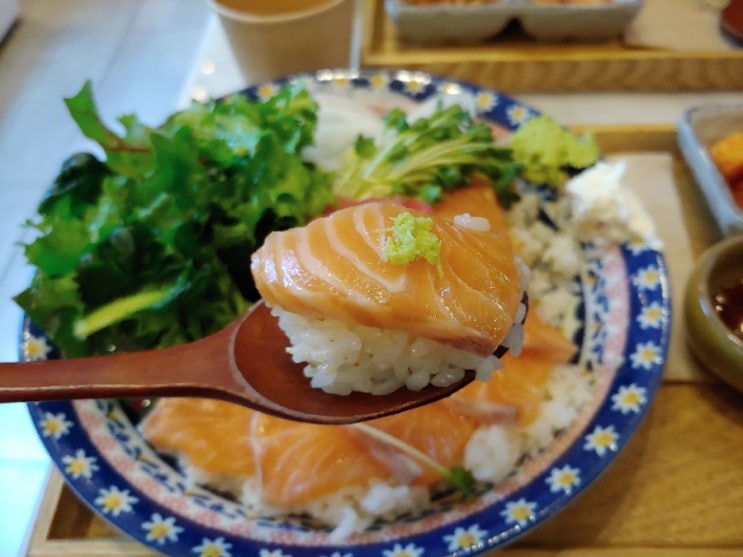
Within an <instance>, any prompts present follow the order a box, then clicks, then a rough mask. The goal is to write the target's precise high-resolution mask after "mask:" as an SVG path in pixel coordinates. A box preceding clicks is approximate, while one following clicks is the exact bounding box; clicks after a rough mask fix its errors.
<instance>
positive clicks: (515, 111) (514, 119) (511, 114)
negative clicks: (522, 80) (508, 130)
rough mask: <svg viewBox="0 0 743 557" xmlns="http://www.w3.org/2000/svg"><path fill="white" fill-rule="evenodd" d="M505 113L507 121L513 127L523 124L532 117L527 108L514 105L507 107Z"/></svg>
mask: <svg viewBox="0 0 743 557" xmlns="http://www.w3.org/2000/svg"><path fill="white" fill-rule="evenodd" d="M507 113H508V120H509V122H510V123H511V125H513V126H517V125H519V124H523V123H524V122H526V121H527V120H528V119H529V118H531V116H532V113H531V111H530V110H529V109H528V108H526V107H525V106H521V105H519V104H514V105H513V106H511V107H509V108H508V111H507Z"/></svg>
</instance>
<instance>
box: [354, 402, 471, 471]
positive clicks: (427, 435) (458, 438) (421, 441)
mask: <svg viewBox="0 0 743 557" xmlns="http://www.w3.org/2000/svg"><path fill="white" fill-rule="evenodd" d="M368 425H371V426H372V427H376V428H378V429H380V430H382V431H384V432H385V433H388V434H390V435H392V436H394V437H396V438H398V439H400V440H401V441H404V442H405V443H407V444H409V445H411V446H413V447H415V448H416V449H418V450H420V451H422V452H424V453H426V454H427V455H428V456H430V457H432V458H433V459H434V460H435V461H437V462H438V463H440V464H442V465H444V466H445V467H447V468H451V467H453V466H458V465H461V463H462V460H463V457H464V450H465V448H466V446H467V441H469V438H470V436H471V435H472V433H473V432H474V430H475V428H476V427H477V426H478V423H477V421H476V420H473V419H472V418H471V417H469V416H466V415H464V414H462V413H459V412H457V411H456V408H455V407H454V406H452V405H450V404H448V403H447V401H446V400H441V401H438V402H434V403H432V404H428V405H426V406H421V407H419V408H414V409H412V410H408V411H406V412H402V413H399V414H393V415H392V416H386V417H384V418H379V419H377V420H371V421H369V422H368ZM420 472H421V473H420V475H418V476H417V477H416V478H415V479H414V481H413V483H415V484H419V485H432V484H434V483H436V482H438V481H441V476H440V475H439V474H438V473H437V472H436V471H435V470H432V469H430V468H427V467H421V469H420Z"/></svg>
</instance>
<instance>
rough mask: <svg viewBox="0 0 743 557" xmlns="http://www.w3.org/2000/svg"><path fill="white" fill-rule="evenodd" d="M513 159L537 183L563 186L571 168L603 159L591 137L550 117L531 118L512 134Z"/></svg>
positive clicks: (584, 165) (525, 176)
mask: <svg viewBox="0 0 743 557" xmlns="http://www.w3.org/2000/svg"><path fill="white" fill-rule="evenodd" d="M510 146H511V149H513V157H514V159H516V160H517V161H518V162H519V163H520V164H521V165H522V166H523V174H522V175H523V177H524V178H526V179H527V180H529V181H530V182H533V183H535V184H546V185H549V186H552V187H560V186H561V185H562V184H564V183H565V181H566V180H567V179H568V177H569V175H568V171H569V170H571V169H583V168H587V167H589V166H591V165H592V164H594V163H595V162H596V161H597V160H598V159H599V156H600V152H599V148H598V145H597V144H596V142H595V140H594V138H593V137H592V136H591V135H590V134H585V135H582V136H577V135H575V134H574V133H572V132H571V131H570V130H568V129H566V128H565V127H563V126H562V125H560V124H559V123H558V122H556V121H555V120H553V119H552V118H550V117H549V116H544V115H540V116H535V117H533V118H530V119H529V120H527V121H526V122H524V123H523V124H521V125H520V126H519V128H518V129H517V130H516V131H515V132H514V133H513V134H512V135H511V138H510Z"/></svg>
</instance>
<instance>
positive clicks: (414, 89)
mask: <svg viewBox="0 0 743 557" xmlns="http://www.w3.org/2000/svg"><path fill="white" fill-rule="evenodd" d="M427 85H428V83H427V82H426V81H424V80H422V79H420V78H418V77H415V76H412V77H411V78H410V79H409V80H407V81H406V82H405V90H406V91H407V92H408V93H410V94H411V95H417V94H419V93H422V92H423V91H424V90H425V88H426V86H427Z"/></svg>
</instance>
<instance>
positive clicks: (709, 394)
mask: <svg viewBox="0 0 743 557" xmlns="http://www.w3.org/2000/svg"><path fill="white" fill-rule="evenodd" d="M594 131H595V132H596V137H597V139H598V140H599V143H600V144H601V146H602V149H603V150H604V152H605V153H607V154H611V153H622V152H663V153H669V154H670V155H671V156H672V157H673V164H672V173H673V176H672V177H671V178H672V179H673V181H674V185H675V188H676V191H677V193H678V195H679V198H680V201H681V207H682V213H683V214H682V215H679V218H683V219H684V220H685V221H686V224H687V226H688V227H689V230H693V238H692V239H693V241H692V249H693V251H694V253H695V254H698V253H699V252H700V251H701V250H703V249H704V248H705V247H706V246H707V245H709V244H711V243H712V242H714V241H715V239H716V232H715V229H714V227H713V226H712V224H711V223H710V222H709V220H708V219H707V218H705V212H704V211H703V210H700V200H699V198H698V194H697V193H696V188H695V187H694V184H693V181H692V178H691V176H690V174H689V171H688V169H687V168H686V166H685V164H684V162H683V160H682V159H681V158H680V155H679V153H678V150H677V147H676V139H675V130H673V128H671V127H662V126H661V127H654V128H641V127H640V128H638V127H607V128H600V129H599V128H597V129H594ZM679 287H682V285H678V284H672V288H679ZM671 350H682V351H683V350H686V347H685V346H680V345H678V343H677V345H673V344H672V346H671ZM689 357H690V356H689ZM691 365H693V366H696V367H699V366H698V365H697V363H696V362H691ZM666 371H667V372H668V371H669V370H666ZM742 472H743V395H742V394H740V393H737V392H735V391H733V390H731V389H730V388H728V387H726V386H724V385H723V384H721V383H719V382H718V381H716V380H715V379H714V378H712V377H711V376H709V375H707V374H706V372H704V370H703V369H702V368H701V367H699V369H698V374H696V375H695V376H694V377H692V378H690V379H683V380H679V379H668V378H666V379H665V380H664V382H663V384H662V385H661V387H660V389H659V390H658V393H657V396H656V398H655V400H654V401H653V403H652V405H651V406H650V408H649V410H648V414H647V415H646V417H645V419H644V420H643V422H642V423H641V426H640V428H639V429H638V431H637V432H636V434H635V435H634V436H633V437H632V438H631V440H630V441H629V443H628V445H627V446H626V447H625V448H624V450H622V451H621V453H620V454H619V455H618V457H617V458H616V460H615V461H614V462H613V463H612V465H611V466H610V467H609V469H608V470H607V471H606V472H605V473H604V474H603V475H602V476H601V477H600V478H599V479H598V480H596V481H595V483H594V485H592V486H590V488H589V489H587V490H586V492H585V493H584V494H583V495H582V496H581V497H579V498H578V499H577V500H576V501H574V502H573V503H572V504H571V505H570V506H569V507H568V508H567V509H565V510H564V511H562V512H561V513H559V514H558V515H557V516H555V517H554V518H552V519H551V520H550V521H548V522H547V523H545V524H543V525H541V526H540V527H538V528H537V529H536V530H534V531H533V532H531V533H530V534H529V535H528V536H526V537H524V538H522V539H519V540H517V541H516V542H515V543H514V544H513V545H511V546H510V547H508V548H506V549H504V550H502V551H501V552H500V553H502V554H504V555H508V556H518V557H522V556H523V557H526V556H537V557H547V556H557V555H559V556H560V557H578V556H579V557H586V556H599V557H615V556H616V557H620V556H621V557H635V556H637V557H639V556H651V557H652V556H658V557H660V556H663V557H692V556H694V557H696V556H719V557H723V556H724V557H732V556H734V555H735V556H737V555H743V477H742V476H741V473H742ZM28 555H29V556H33V557H52V556H58V557H59V556H75V557H91V556H100V557H115V556H119V555H122V556H123V555H127V556H145V555H149V556H151V555H156V553H153V552H152V551H151V550H149V549H147V548H145V547H143V546H142V545H140V544H139V543H137V542H135V541H133V540H130V539H128V538H126V537H122V536H121V535H120V534H118V533H117V532H116V531H115V530H113V529H112V528H111V527H110V526H108V525H107V524H106V523H104V522H103V521H102V520H101V519H99V518H98V517H96V516H95V515H93V514H92V513H91V512H90V511H89V510H88V509H87V507H86V506H85V505H84V504H83V503H81V502H80V501H79V500H78V499H77V498H76V497H75V496H74V495H73V494H72V493H71V492H70V491H69V490H68V489H67V488H66V487H65V486H64V485H63V482H62V481H61V479H60V477H59V474H57V473H56V472H55V473H53V474H52V477H51V479H50V483H49V486H48V488H47V491H46V494H45V500H44V501H43V502H42V505H41V510H40V513H39V516H38V520H37V523H36V527H35V528H34V531H33V532H32V538H31V542H30V545H29V549H28ZM235 557H238V556H235ZM239 557H243V556H239ZM427 557H428V556H427ZM434 557H435V556H434Z"/></svg>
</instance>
